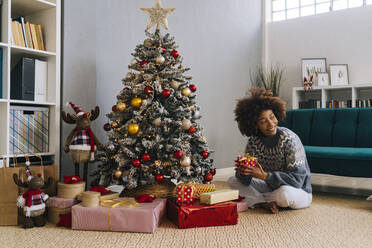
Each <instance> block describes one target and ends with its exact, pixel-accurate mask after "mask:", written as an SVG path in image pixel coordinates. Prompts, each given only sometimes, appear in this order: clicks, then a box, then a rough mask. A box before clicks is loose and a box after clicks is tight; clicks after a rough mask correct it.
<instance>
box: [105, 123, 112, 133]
mask: <svg viewBox="0 0 372 248" xmlns="http://www.w3.org/2000/svg"><path fill="white" fill-rule="evenodd" d="M103 129H104V130H105V131H107V132H108V131H110V130H111V125H110V123H106V124H105V125H103Z"/></svg>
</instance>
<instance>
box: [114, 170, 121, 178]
mask: <svg viewBox="0 0 372 248" xmlns="http://www.w3.org/2000/svg"><path fill="white" fill-rule="evenodd" d="M121 175H123V172H122V171H121V170H119V169H118V170H116V171H115V172H114V176H115V177H116V178H120V177H121Z"/></svg>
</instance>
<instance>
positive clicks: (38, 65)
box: [35, 59, 48, 102]
mask: <svg viewBox="0 0 372 248" xmlns="http://www.w3.org/2000/svg"><path fill="white" fill-rule="evenodd" d="M47 71H48V63H47V62H46V61H42V60H39V59H35V102H46V101H47V91H48V84H47Z"/></svg>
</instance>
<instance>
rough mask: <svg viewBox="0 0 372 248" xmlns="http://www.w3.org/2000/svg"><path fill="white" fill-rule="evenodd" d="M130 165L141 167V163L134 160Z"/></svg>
mask: <svg viewBox="0 0 372 248" xmlns="http://www.w3.org/2000/svg"><path fill="white" fill-rule="evenodd" d="M132 165H133V166H134V167H138V166H140V165H141V161H139V159H135V160H133V161H132Z"/></svg>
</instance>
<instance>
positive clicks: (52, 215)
mask: <svg viewBox="0 0 372 248" xmlns="http://www.w3.org/2000/svg"><path fill="white" fill-rule="evenodd" d="M47 211H48V221H49V222H50V223H53V224H57V223H58V222H59V220H60V217H59V215H60V214H68V213H70V212H71V208H55V207H48V208H47Z"/></svg>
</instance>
